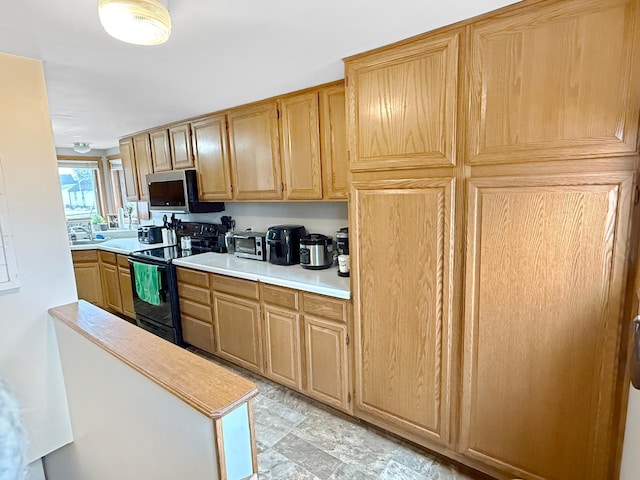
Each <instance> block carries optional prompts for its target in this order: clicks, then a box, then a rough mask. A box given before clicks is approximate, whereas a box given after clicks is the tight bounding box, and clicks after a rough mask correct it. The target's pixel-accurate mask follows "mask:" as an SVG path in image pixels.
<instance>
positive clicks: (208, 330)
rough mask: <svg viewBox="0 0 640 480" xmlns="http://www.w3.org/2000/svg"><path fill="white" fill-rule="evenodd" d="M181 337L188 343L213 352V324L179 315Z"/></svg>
mask: <svg viewBox="0 0 640 480" xmlns="http://www.w3.org/2000/svg"><path fill="white" fill-rule="evenodd" d="M180 321H181V323H182V338H183V339H184V341H185V342H187V343H188V344H189V345H193V346H194V347H198V348H201V349H202V350H204V351H205V352H209V353H214V352H215V350H214V341H213V325H211V324H210V323H207V322H203V321H202V320H198V319H197V318H193V317H190V316H188V315H181V317H180Z"/></svg>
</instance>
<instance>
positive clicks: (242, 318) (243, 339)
mask: <svg viewBox="0 0 640 480" xmlns="http://www.w3.org/2000/svg"><path fill="white" fill-rule="evenodd" d="M211 288H212V290H213V325H214V334H215V340H216V352H215V353H216V354H217V355H219V356H221V357H222V358H225V359H227V360H229V361H230V362H233V363H237V364H238V365H240V366H242V367H245V368H247V369H248V370H252V371H254V372H258V373H263V371H264V368H263V358H262V328H261V325H260V324H261V322H260V303H259V298H260V294H259V291H258V282H252V281H249V280H241V279H238V278H231V277H225V276H222V275H211Z"/></svg>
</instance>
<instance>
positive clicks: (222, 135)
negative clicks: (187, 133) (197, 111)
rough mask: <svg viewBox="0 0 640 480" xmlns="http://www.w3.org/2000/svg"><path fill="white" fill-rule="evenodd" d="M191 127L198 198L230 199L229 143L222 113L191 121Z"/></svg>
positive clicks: (206, 199)
mask: <svg viewBox="0 0 640 480" xmlns="http://www.w3.org/2000/svg"><path fill="white" fill-rule="evenodd" d="M191 130H192V133H193V136H192V140H193V153H194V158H195V167H196V171H197V173H198V192H199V195H200V200H202V201H219V200H231V171H230V167H229V142H228V139H227V127H226V118H225V115H224V114H222V115H212V116H210V117H207V118H204V119H202V120H198V121H196V122H193V123H192V124H191Z"/></svg>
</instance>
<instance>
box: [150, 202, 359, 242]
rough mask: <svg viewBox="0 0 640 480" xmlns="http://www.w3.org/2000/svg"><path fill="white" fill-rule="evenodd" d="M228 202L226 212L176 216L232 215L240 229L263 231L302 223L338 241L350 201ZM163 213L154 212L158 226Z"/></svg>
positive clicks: (216, 217)
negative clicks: (336, 237) (337, 233)
mask: <svg viewBox="0 0 640 480" xmlns="http://www.w3.org/2000/svg"><path fill="white" fill-rule="evenodd" d="M224 205H225V210H224V212H220V213H199V214H191V215H176V217H177V218H179V219H181V220H184V221H187V220H191V221H194V222H213V223H220V217H221V216H222V215H230V216H232V217H233V219H234V220H235V221H236V230H245V229H247V228H249V227H252V228H253V230H254V231H260V232H264V231H266V230H267V228H269V227H270V226H272V225H282V224H299V225H304V226H305V227H306V229H307V231H308V232H309V233H322V234H324V235H331V237H333V239H334V240H335V236H336V231H338V230H339V229H340V228H342V227H346V226H347V225H348V223H347V202H271V203H269V202H263V203H259V202H246V203H245V202H225V204H224ZM162 215H163V214H162V213H158V212H154V213H153V214H152V217H153V218H152V220H153V222H154V223H155V224H156V225H162ZM169 216H170V215H169Z"/></svg>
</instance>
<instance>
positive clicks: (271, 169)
mask: <svg viewBox="0 0 640 480" xmlns="http://www.w3.org/2000/svg"><path fill="white" fill-rule="evenodd" d="M228 120H229V152H230V155H231V165H232V170H233V184H234V188H235V193H234V198H235V199H237V200H282V197H283V190H284V185H283V183H282V176H281V173H280V141H279V134H278V117H277V107H276V102H275V101H268V102H261V103H257V104H251V105H248V106H246V107H240V108H235V109H233V110H230V111H229V112H228Z"/></svg>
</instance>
